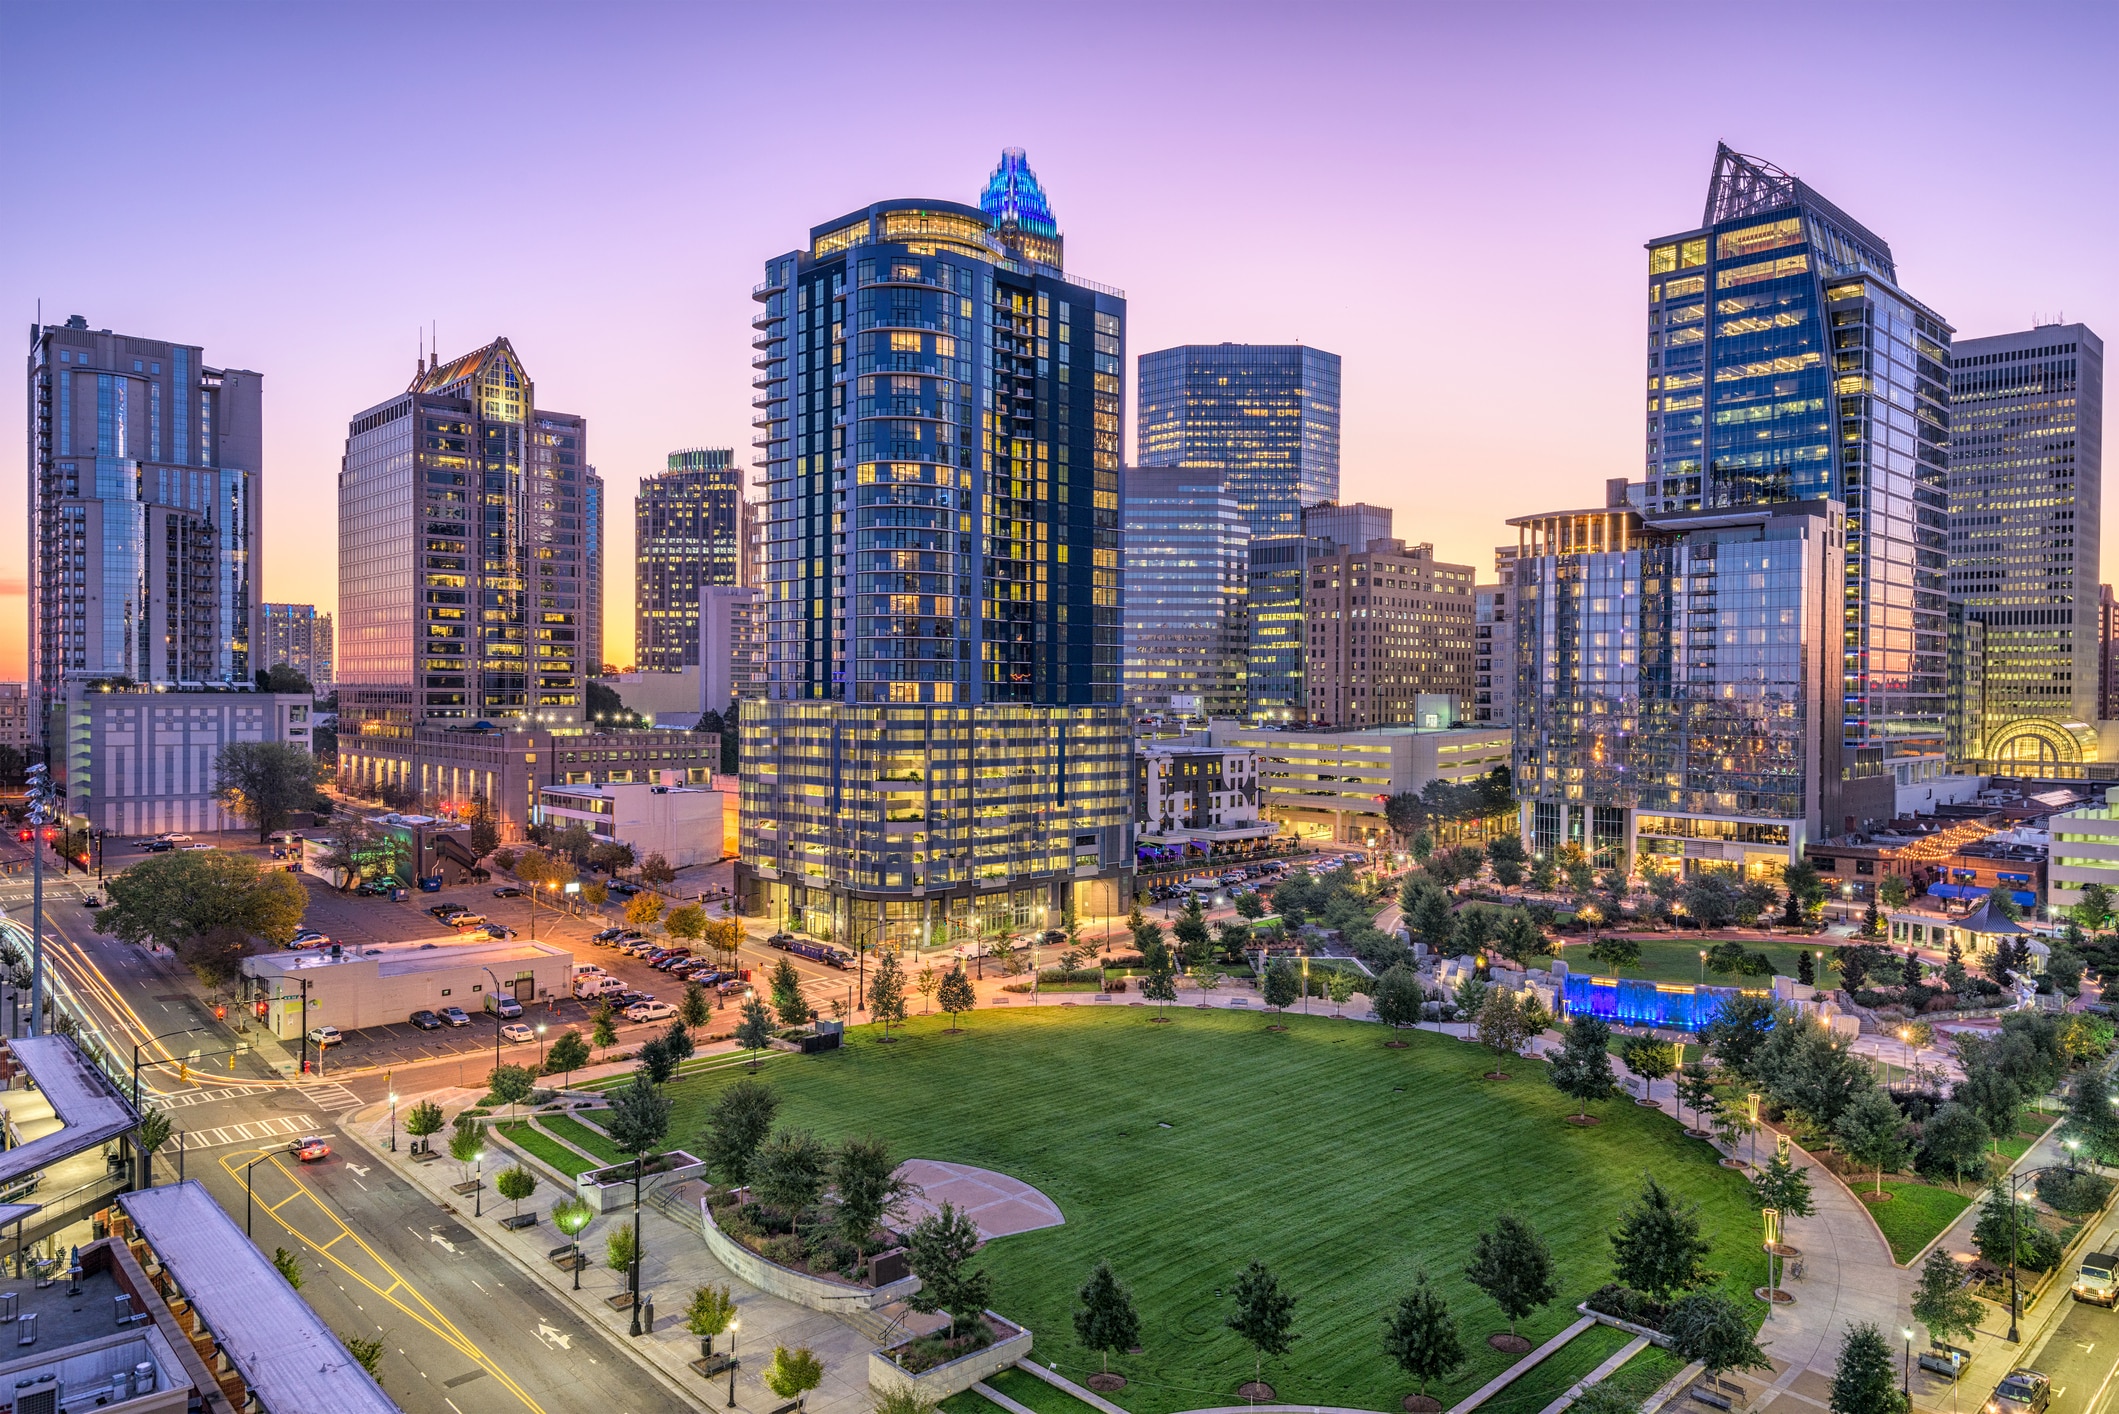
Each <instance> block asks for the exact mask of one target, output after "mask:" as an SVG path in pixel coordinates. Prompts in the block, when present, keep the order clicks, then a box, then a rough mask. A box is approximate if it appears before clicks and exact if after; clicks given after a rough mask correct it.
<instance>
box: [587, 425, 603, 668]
mask: <svg viewBox="0 0 2119 1414" xmlns="http://www.w3.org/2000/svg"><path fill="white" fill-rule="evenodd" d="M603 510H604V495H603V478H602V477H601V476H598V475H597V474H596V468H595V467H593V466H591V467H584V468H582V472H581V545H582V561H583V562H582V573H583V582H584V583H586V584H587V585H588V590H587V591H586V592H585V593H584V594H583V595H582V596H581V602H582V608H581V616H582V624H581V643H582V654H581V659H582V668H581V671H582V672H583V673H585V674H587V675H588V676H589V677H594V676H596V674H598V673H600V672H602V671H603V667H604V663H603V549H604V529H603Z"/></svg>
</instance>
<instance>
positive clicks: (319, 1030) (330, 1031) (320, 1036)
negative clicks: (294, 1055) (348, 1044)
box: [309, 1026, 346, 1051]
mask: <svg viewBox="0 0 2119 1414" xmlns="http://www.w3.org/2000/svg"><path fill="white" fill-rule="evenodd" d="M345 1039H346V1038H345V1037H344V1036H341V1035H340V1034H339V1030H338V1028H337V1027H336V1026H312V1027H310V1028H309V1044H310V1045H312V1046H315V1047H316V1048H317V1049H318V1050H320V1051H321V1050H325V1049H328V1048H329V1047H332V1046H336V1045H337V1044H338V1043H339V1042H341V1041H343V1040H345Z"/></svg>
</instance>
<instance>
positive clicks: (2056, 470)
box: [1950, 324, 2104, 769]
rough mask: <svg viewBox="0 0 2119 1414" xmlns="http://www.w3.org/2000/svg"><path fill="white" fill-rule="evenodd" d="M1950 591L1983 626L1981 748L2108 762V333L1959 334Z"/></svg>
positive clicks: (1971, 737) (2002, 762) (2025, 757)
mask: <svg viewBox="0 0 2119 1414" xmlns="http://www.w3.org/2000/svg"><path fill="white" fill-rule="evenodd" d="M1952 353H1953V354H1954V358H1953V359H1952V364H1953V371H1952V376H1951V394H1950V595H1951V598H1952V599H1953V600H1954V601H1955V602H1957V603H1960V604H1962V605H1963V606H1964V614H1965V617H1966V618H1967V619H1969V620H1972V621H1974V622H1976V623H1977V624H1979V625H1981V626H1982V629H1983V633H1982V638H1983V642H1984V663H1985V670H1986V671H1985V681H1984V684H1983V693H1982V696H1981V699H1980V715H1979V721H1978V724H1977V727H1976V729H1974V730H1968V731H1966V732H1964V733H1963V735H1964V737H1965V740H1966V743H1967V744H1968V745H1976V746H1978V748H1979V754H1978V757H1977V758H1975V759H1984V760H1987V761H1991V762H1993V763H1994V764H1995V765H1996V766H1997V767H2002V768H2004V769H2005V767H2006V763H2010V762H2020V763H2026V764H2029V765H2032V766H2036V765H2037V764H2038V763H2041V762H2043V763H2061V764H2069V765H2072V764H2075V763H2078V762H2082V761H2094V760H2096V759H2098V755H2099V752H2098V741H2097V726H2096V723H2097V719H2098V718H2099V717H2100V716H2101V715H2103V714H2102V712H2101V711H2100V705H2101V704H2100V700H2099V692H2098V674H2099V669H2100V666H2101V664H2100V658H2099V640H2100V637H2101V634H2100V619H2099V607H2098V606H2099V601H2100V598H2101V588H2102V586H2101V585H2100V583H2099V579H2098V550H2099V541H2100V539H2101V537H2100V535H2099V522H2100V520H2101V518H2102V515H2103V500H2104V498H2103V493H2102V485H2101V483H2102V480H2103V470H2104V442H2103V427H2104V341H2103V340H2102V339H2100V338H2098V337H2097V335H2096V334H2094V333H2092V332H2091V331H2090V330H2089V329H2087V328H2085V327H2084V326H2083V325H2080V324H2047V325H2042V326H2040V327H2038V328H2035V329H2026V330H2023V331H2022V332H2020V333H2015V334H1997V335H1994V336H1992V337H1990V338H1981V339H1960V340H1958V341H1957V343H1956V344H1955V346H1954V347H1953V349H1952Z"/></svg>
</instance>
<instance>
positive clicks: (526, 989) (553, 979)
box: [243, 936, 574, 1041]
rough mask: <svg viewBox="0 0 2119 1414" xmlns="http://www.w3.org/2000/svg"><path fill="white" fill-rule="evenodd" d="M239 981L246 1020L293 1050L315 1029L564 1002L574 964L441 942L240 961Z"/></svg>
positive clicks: (497, 944) (531, 949) (486, 945)
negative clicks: (493, 1000) (449, 1010)
mask: <svg viewBox="0 0 2119 1414" xmlns="http://www.w3.org/2000/svg"><path fill="white" fill-rule="evenodd" d="M243 979H244V990H243V1000H244V1001H245V1002H247V1003H249V1005H250V1007H251V1010H252V1012H253V1014H254V1015H256V1016H257V1017H258V1018H259V1019H260V1020H261V1021H263V1022H264V1023H265V1024H266V1026H267V1027H269V1028H270V1029H271V1031H272V1034H273V1035H275V1036H277V1037H279V1038H280V1039H281V1040H283V1041H293V1040H297V1039H299V1038H300V1037H301V1036H302V1035H304V1034H305V1033H306V1032H308V1031H309V1030H310V1029H312V1028H314V1027H318V1026H336V1027H338V1028H339V1029H340V1030H342V1031H357V1030H360V1029H361V1028H363V1027H368V1026H383V1025H388V1024H391V1023H394V1022H400V1021H403V1020H404V1019H405V1018H406V1017H408V1016H410V1015H411V1014H412V1013H413V1012H415V1011H439V1010H441V1009H442V1008H443V1007H446V1006H457V1007H462V1008H463V1009H464V1010H465V1011H467V1012H471V1013H473V1014H474V1015H475V1014H477V1013H478V1012H481V1011H483V1010H484V1008H485V1004H486V998H487V997H489V996H494V995H499V996H505V997H513V998H514V999H515V1000H516V1001H518V1002H521V1003H522V1004H523V1006H525V1007H528V1006H530V1005H532V1004H533V1003H536V1002H541V1001H543V1000H544V999H545V998H547V997H568V996H572V995H573V990H574V954H573V953H571V952H569V951H567V949H565V948H563V947H560V946H558V945H556V944H553V943H533V942H529V941H527V940H525V939H522V938H499V939H492V940H484V941H479V942H472V943H466V942H462V941H459V940H458V939H456V938H455V937H453V936H445V937H440V938H430V939H427V940H425V941H413V942H405V943H377V944H375V945H373V946H371V947H350V946H349V947H341V946H333V947H328V948H298V949H291V950H288V951H285V952H272V953H259V954H257V955H256V956H253V957H246V958H244V959H243ZM305 1003H306V1012H305V1010H304V1004H305Z"/></svg>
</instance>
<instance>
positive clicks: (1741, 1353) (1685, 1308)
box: [1663, 1291, 1772, 1379]
mask: <svg viewBox="0 0 2119 1414" xmlns="http://www.w3.org/2000/svg"><path fill="white" fill-rule="evenodd" d="M1663 1330H1664V1333H1665V1334H1667V1335H1668V1336H1669V1337H1670V1344H1671V1348H1672V1349H1673V1350H1675V1351H1676V1352H1677V1354H1678V1358H1679V1359H1680V1360H1697V1361H1699V1362H1700V1363H1701V1364H1702V1365H1704V1366H1706V1367H1707V1375H1708V1377H1709V1378H1710V1379H1711V1378H1713V1377H1714V1376H1716V1375H1719V1374H1721V1373H1722V1372H1723V1371H1724V1370H1765V1369H1771V1368H1772V1362H1771V1361H1770V1360H1768V1359H1767V1358H1766V1352H1765V1351H1763V1350H1761V1349H1759V1348H1758V1342H1757V1341H1755V1340H1753V1339H1752V1337H1751V1318H1750V1317H1749V1316H1747V1315H1745V1314H1744V1309H1743V1308H1742V1307H1741V1306H1739V1305H1737V1304H1736V1302H1735V1301H1734V1300H1733V1299H1732V1298H1731V1297H1730V1296H1729V1294H1728V1293H1727V1292H1724V1291H1695V1292H1693V1293H1692V1294H1691V1295H1690V1296H1687V1297H1686V1298H1685V1299H1684V1300H1682V1301H1680V1302H1678V1303H1677V1305H1675V1306H1673V1307H1671V1308H1670V1316H1669V1318H1668V1319H1667V1320H1665V1321H1664V1322H1663Z"/></svg>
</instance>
